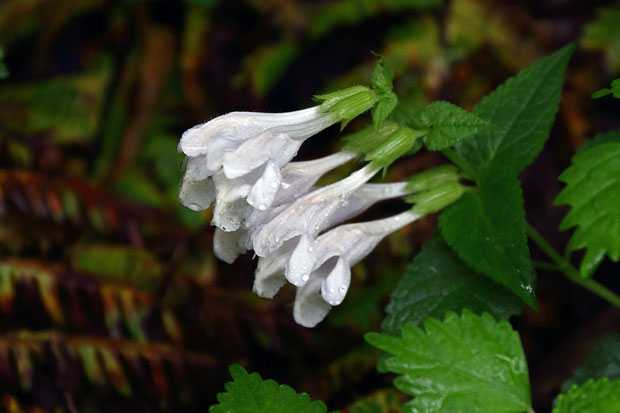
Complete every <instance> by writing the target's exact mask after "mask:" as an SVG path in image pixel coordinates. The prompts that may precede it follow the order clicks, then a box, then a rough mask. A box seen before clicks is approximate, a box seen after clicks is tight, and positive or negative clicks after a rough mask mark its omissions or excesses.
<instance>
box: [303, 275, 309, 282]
mask: <svg viewBox="0 0 620 413" xmlns="http://www.w3.org/2000/svg"><path fill="white" fill-rule="evenodd" d="M309 278H310V277H309V276H307V275H304V276H303V277H301V280H302V281H303V282H306V281H308V279H309Z"/></svg>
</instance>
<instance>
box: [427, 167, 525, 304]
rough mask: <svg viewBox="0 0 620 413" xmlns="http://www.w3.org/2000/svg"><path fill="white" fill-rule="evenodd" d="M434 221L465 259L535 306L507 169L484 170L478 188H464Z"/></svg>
mask: <svg viewBox="0 0 620 413" xmlns="http://www.w3.org/2000/svg"><path fill="white" fill-rule="evenodd" d="M439 224H440V227H441V232H442V234H443V235H444V237H445V239H446V241H447V242H448V244H449V245H450V246H451V247H452V248H454V249H455V250H456V252H457V254H458V255H459V256H460V257H461V258H462V259H463V260H464V261H465V262H467V263H468V264H469V265H470V266H472V267H473V268H474V269H475V270H476V271H478V272H480V273H482V274H484V275H486V276H489V277H491V278H493V279H494V280H495V281H497V282H499V283H500V284H502V285H504V286H505V287H507V288H508V289H510V290H511V291H514V292H515V293H516V294H517V295H518V296H519V297H521V298H522V299H523V301H525V302H526V303H527V304H528V305H529V306H531V307H532V308H536V300H535V298H534V286H533V285H534V280H533V274H532V268H531V262H530V251H529V249H528V246H527V237H526V234H525V211H524V210H523V196H522V193H521V187H520V184H519V180H518V179H517V178H516V177H515V176H513V175H512V174H511V172H508V171H505V170H503V169H498V170H489V169H487V170H485V171H483V173H482V174H481V175H480V176H479V180H478V192H468V193H465V194H464V195H463V196H462V197H461V199H460V200H459V201H457V202H456V203H455V204H454V205H452V206H450V207H448V208H446V209H445V210H444V212H443V213H442V214H441V216H440V218H439Z"/></svg>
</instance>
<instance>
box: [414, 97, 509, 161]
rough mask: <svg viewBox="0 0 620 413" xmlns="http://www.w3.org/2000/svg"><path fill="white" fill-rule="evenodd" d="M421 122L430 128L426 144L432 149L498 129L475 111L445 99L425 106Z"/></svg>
mask: <svg viewBox="0 0 620 413" xmlns="http://www.w3.org/2000/svg"><path fill="white" fill-rule="evenodd" d="M421 122H422V126H423V127H424V128H428V129H429V133H428V135H427V137H426V146H427V147H428V149H430V150H432V151H438V150H441V149H445V148H448V147H450V146H452V145H455V144H456V143H458V142H460V141H461V140H463V139H465V138H468V137H470V136H472V135H474V134H476V133H479V132H482V131H485V130H496V129H497V128H495V127H493V125H491V124H490V123H488V122H486V121H484V120H482V119H480V118H479V117H478V116H476V115H474V114H473V113H469V112H467V111H466V110H464V109H461V108H460V107H458V106H456V105H453V104H452V103H448V102H443V101H436V102H433V103H431V104H430V105H428V106H427V107H425V108H424V110H423V111H422V114H421Z"/></svg>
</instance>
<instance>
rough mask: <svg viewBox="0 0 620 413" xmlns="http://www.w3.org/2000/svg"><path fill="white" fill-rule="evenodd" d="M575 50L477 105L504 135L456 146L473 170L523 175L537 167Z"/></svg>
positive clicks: (533, 69)
mask: <svg viewBox="0 0 620 413" xmlns="http://www.w3.org/2000/svg"><path fill="white" fill-rule="evenodd" d="M573 49H574V45H572V44H570V45H567V46H565V47H563V48H561V49H560V50H558V51H557V52H555V53H553V54H551V55H549V56H547V57H544V58H542V59H540V60H538V61H536V62H534V63H533V64H532V65H531V66H530V67H528V68H526V69H523V70H521V71H520V72H519V73H518V74H517V75H516V76H514V77H512V78H510V79H508V80H507V81H506V82H505V83H504V84H502V85H501V86H499V87H498V88H497V89H495V91H493V92H492V93H491V94H489V95H488V96H486V97H485V98H484V99H482V101H480V103H478V104H477V105H476V107H475V108H474V114H476V115H478V116H479V117H480V118H482V119H484V120H486V121H488V122H490V123H492V124H493V125H495V126H497V127H499V128H500V129H501V131H500V132H497V131H496V132H482V133H480V134H478V135H476V136H474V137H472V138H470V139H467V140H464V141H462V142H460V143H459V144H458V145H457V146H456V149H457V153H458V154H459V155H460V157H461V158H462V159H463V161H465V162H466V163H467V164H469V166H470V167H471V169H472V170H474V171H480V170H482V169H483V168H486V167H491V166H492V165H496V166H498V167H502V168H504V169H505V170H506V171H511V172H512V173H517V172H519V171H521V170H522V169H523V168H525V167H526V166H527V165H529V164H530V163H532V161H533V160H534V158H536V156H537V155H538V153H540V151H541V149H542V147H543V145H544V143H545V141H546V140H547V138H548V137H549V131H550V130H551V126H552V125H553V121H554V119H555V114H556V113H557V111H558V105H559V102H560V94H561V90H562V84H563V83H564V71H565V69H566V65H567V63H568V60H569V58H570V56H571V54H572V52H573Z"/></svg>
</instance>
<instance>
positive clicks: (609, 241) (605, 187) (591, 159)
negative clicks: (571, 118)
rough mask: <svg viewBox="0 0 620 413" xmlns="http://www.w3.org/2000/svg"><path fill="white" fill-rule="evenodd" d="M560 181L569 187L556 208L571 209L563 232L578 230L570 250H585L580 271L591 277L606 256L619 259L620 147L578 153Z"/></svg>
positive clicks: (608, 145) (614, 144)
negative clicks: (567, 206) (561, 206)
mask: <svg viewBox="0 0 620 413" xmlns="http://www.w3.org/2000/svg"><path fill="white" fill-rule="evenodd" d="M559 179H560V180H561V181H562V182H565V183H566V187H565V188H564V189H563V190H562V192H560V194H559V195H558V197H557V198H556V199H555V204H556V205H566V204H567V205H570V206H571V210H570V212H569V213H568V214H567V215H566V217H565V218H564V220H563V221H562V223H561V225H560V229H561V230H567V229H569V228H572V227H577V229H576V231H575V233H574V234H573V236H572V237H571V240H570V242H569V244H568V247H567V248H568V249H569V250H570V251H574V250H578V249H582V248H585V249H586V253H585V255H584V257H583V260H582V261H581V266H580V271H581V274H582V275H583V276H584V277H589V276H590V275H592V273H593V272H594V271H595V270H596V268H597V267H598V265H599V264H600V263H601V261H602V260H603V258H604V257H605V255H606V254H607V255H608V256H609V258H611V259H612V260H613V261H618V260H619V259H620V210H618V205H620V143H618V142H609V143H602V144H600V145H596V146H594V147H593V148H590V149H588V150H585V151H582V152H579V153H578V154H576V155H575V156H574V157H573V159H572V162H571V166H570V167H568V168H567V169H566V170H565V171H564V172H562V174H561V175H560V178H559Z"/></svg>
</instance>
